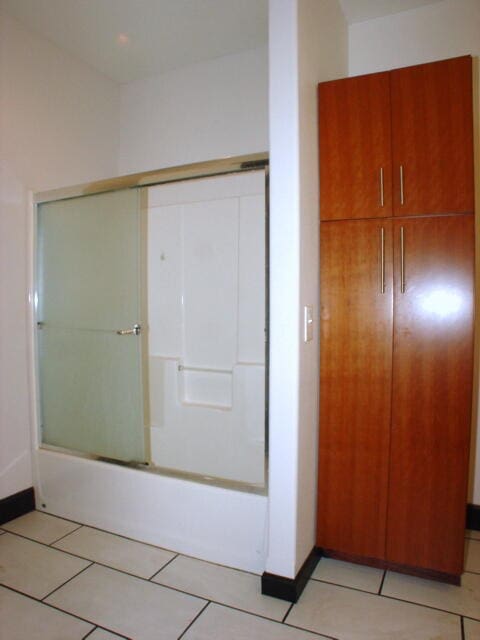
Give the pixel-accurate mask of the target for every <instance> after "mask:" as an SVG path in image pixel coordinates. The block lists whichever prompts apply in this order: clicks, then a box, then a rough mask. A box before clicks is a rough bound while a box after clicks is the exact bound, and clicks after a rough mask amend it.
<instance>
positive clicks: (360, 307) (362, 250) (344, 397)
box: [317, 220, 393, 558]
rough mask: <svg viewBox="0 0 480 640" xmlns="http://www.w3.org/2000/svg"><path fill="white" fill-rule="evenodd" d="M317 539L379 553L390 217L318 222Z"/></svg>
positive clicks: (333, 546)
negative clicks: (319, 373)
mask: <svg viewBox="0 0 480 640" xmlns="http://www.w3.org/2000/svg"><path fill="white" fill-rule="evenodd" d="M320 237H321V246H320V260H321V276H320V277H321V346H320V353H321V356H320V359H321V382H320V385H321V386H320V396H321V398H320V436H319V442H320V449H319V491H318V536H317V544H318V546H320V547H323V548H324V549H330V550H335V551H337V552H341V553H345V554H350V555H359V556H371V557H375V558H383V557H384V552H385V528H386V509H387V491H388V489H387V485H388V451H389V431H390V409H391V404H390V392H391V366H392V297H393V293H392V223H391V221H388V220H384V221H382V220H359V221H330V222H322V223H321V231H320Z"/></svg>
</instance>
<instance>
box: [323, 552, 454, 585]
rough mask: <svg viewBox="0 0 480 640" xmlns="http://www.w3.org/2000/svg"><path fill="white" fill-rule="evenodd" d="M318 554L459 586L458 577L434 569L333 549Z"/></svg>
mask: <svg viewBox="0 0 480 640" xmlns="http://www.w3.org/2000/svg"><path fill="white" fill-rule="evenodd" d="M317 549H318V551H319V553H321V555H323V556H324V557H325V558H334V559H335V560H343V561H345V562H354V563H355V564H364V565H367V566H368V567H375V568H376V569H390V570H391V571H397V572H398V573H406V574H408V575H410V576H417V577H418V578H426V579H427V580H436V581H437V582H446V583H448V584H454V585H457V586H459V585H460V576H459V575H457V574H455V573H445V572H443V571H435V570H434V569H422V568H421V567H411V566H409V565H406V564H398V563H396V562H390V561H389V560H379V559H378V558H365V557H363V556H356V555H354V554H351V553H343V552H342V551H334V550H333V549H324V548H318V547H317Z"/></svg>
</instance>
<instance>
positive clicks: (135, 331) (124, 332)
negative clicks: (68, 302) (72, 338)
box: [37, 322, 142, 336]
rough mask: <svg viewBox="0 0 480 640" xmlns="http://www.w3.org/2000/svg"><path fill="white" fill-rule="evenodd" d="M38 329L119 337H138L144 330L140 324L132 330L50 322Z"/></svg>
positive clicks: (40, 325) (44, 323) (135, 325)
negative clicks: (72, 325) (111, 334)
mask: <svg viewBox="0 0 480 640" xmlns="http://www.w3.org/2000/svg"><path fill="white" fill-rule="evenodd" d="M37 329H59V330H60V331H90V332H95V333H116V334H117V335H119V336H130V335H135V336H138V335H139V334H140V332H141V330H142V327H141V326H140V325H139V324H134V325H133V327H132V328H131V329H93V328H91V327H69V326H65V325H60V324H50V323H49V322H48V323H47V322H37Z"/></svg>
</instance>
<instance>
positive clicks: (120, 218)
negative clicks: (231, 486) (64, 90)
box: [37, 190, 145, 461]
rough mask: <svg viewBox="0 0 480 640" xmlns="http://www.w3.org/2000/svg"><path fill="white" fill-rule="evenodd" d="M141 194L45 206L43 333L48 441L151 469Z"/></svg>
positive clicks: (41, 232)
mask: <svg viewBox="0 0 480 640" xmlns="http://www.w3.org/2000/svg"><path fill="white" fill-rule="evenodd" d="M137 201H138V194H137V192H136V191H134V190H127V191H118V192H115V193H108V194H100V195H94V196H86V197H82V198H74V199H71V200H64V201H58V202H53V203H47V204H42V205H41V206H40V207H39V214H38V279H37V280H38V281H37V292H38V309H37V318H38V320H39V322H40V323H41V324H40V326H39V330H38V332H37V335H38V357H39V382H40V400H41V416H42V441H43V442H44V443H46V444H51V445H55V446H58V447H63V448H67V449H73V450H78V451H83V452H88V453H92V454H97V455H101V456H104V457H108V458H115V459H119V460H126V461H144V460H145V452H144V448H145V447H144V427H143V406H142V405H143V403H142V397H143V394H142V380H141V371H142V368H141V340H140V336H137V335H134V334H132V335H125V336H120V335H118V334H117V330H119V329H129V328H131V327H133V326H134V325H135V324H141V319H140V304H139V281H140V277H139V269H140V268H139V260H140V257H139V245H140V242H139V211H138V202H137Z"/></svg>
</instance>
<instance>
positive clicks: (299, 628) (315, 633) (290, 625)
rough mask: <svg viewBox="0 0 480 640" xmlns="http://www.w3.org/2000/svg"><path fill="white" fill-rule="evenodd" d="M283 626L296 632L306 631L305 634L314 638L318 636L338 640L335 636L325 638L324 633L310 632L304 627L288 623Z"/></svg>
mask: <svg viewBox="0 0 480 640" xmlns="http://www.w3.org/2000/svg"><path fill="white" fill-rule="evenodd" d="M284 625H285V626H286V627H288V628H289V629H298V631H306V632H307V633H312V634H313V635H315V636H319V637H320V638H328V640H339V638H337V637H336V636H327V635H325V634H324V633H320V631H312V630H311V629H307V628H306V627H299V626H297V625H296V624H291V623H290V622H285V623H284Z"/></svg>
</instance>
